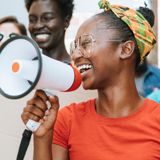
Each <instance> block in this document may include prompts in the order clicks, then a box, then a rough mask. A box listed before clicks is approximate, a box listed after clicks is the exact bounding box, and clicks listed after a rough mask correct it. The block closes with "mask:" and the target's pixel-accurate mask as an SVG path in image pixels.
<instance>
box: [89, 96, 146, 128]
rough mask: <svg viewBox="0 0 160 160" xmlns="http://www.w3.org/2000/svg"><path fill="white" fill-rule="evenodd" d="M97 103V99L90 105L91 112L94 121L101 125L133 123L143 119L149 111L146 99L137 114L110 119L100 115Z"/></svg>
mask: <svg viewBox="0 0 160 160" xmlns="http://www.w3.org/2000/svg"><path fill="white" fill-rule="evenodd" d="M95 101H96V99H94V100H92V101H91V104H90V112H91V114H92V117H93V119H94V120H95V121H97V122H98V123H101V124H107V125H108V124H111V125H113V123H114V124H116V123H123V122H125V123H126V122H128V123H133V122H134V121H135V120H137V119H141V118H142V117H143V115H144V114H145V111H146V109H147V103H148V101H149V99H147V98H145V101H144V103H143V105H142V107H141V108H140V109H139V110H138V111H136V112H135V113H133V114H131V115H128V116H125V117H118V118H109V117H103V116H100V115H98V114H97V112H96V109H95Z"/></svg>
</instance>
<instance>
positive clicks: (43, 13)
mask: <svg viewBox="0 0 160 160" xmlns="http://www.w3.org/2000/svg"><path fill="white" fill-rule="evenodd" d="M25 6H26V8H27V11H28V13H29V26H28V29H29V32H30V35H31V37H32V39H33V40H35V41H36V42H37V44H38V46H39V47H40V48H41V49H42V53H43V54H44V55H46V56H49V57H51V58H53V59H56V60H59V61H68V62H71V56H70V55H69V53H68V52H67V50H66V47H65V43H64V38H65V32H66V29H67V28H68V27H69V24H70V20H71V17H72V13H73V8H74V4H73V0H25ZM58 96H59V99H60V106H61V107H64V106H66V105H69V104H70V103H72V102H73V100H74V101H75V102H81V101H86V100H88V99H91V98H96V97H97V92H96V91H87V92H84V90H83V88H82V87H79V89H78V90H76V91H74V92H70V93H67V94H66V93H63V92H60V93H59V94H58ZM61 99H62V100H61Z"/></svg>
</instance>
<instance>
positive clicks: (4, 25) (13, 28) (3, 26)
mask: <svg viewBox="0 0 160 160" xmlns="http://www.w3.org/2000/svg"><path fill="white" fill-rule="evenodd" d="M16 35H27V31H26V28H25V26H24V25H23V24H22V23H19V22H18V20H17V18H16V17H14V16H8V17H3V18H1V19H0V46H1V45H2V44H3V43H4V42H5V41H6V40H8V39H9V38H11V37H14V36H16Z"/></svg>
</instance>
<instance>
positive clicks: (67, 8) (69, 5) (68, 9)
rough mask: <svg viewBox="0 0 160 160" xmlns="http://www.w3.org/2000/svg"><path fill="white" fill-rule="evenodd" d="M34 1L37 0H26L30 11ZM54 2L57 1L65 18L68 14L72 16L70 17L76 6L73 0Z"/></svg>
mask: <svg viewBox="0 0 160 160" xmlns="http://www.w3.org/2000/svg"><path fill="white" fill-rule="evenodd" d="M34 1H37V0H25V6H26V9H27V11H28V12H29V10H30V7H31V5H32V3H33V2H34ZM53 2H56V3H57V5H58V7H59V9H60V12H61V16H62V18H63V19H64V18H65V17H66V16H68V15H69V16H70V18H71V17H72V14H73V8H74V4H73V0H53Z"/></svg>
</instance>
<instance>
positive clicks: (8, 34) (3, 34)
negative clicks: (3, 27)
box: [0, 32, 18, 42]
mask: <svg viewBox="0 0 160 160" xmlns="http://www.w3.org/2000/svg"><path fill="white" fill-rule="evenodd" d="M11 34H14V35H15V36H16V35H18V34H17V33H14V32H9V33H7V34H6V33H4V32H0V35H2V36H3V37H2V39H0V42H1V41H2V40H3V38H4V37H5V36H7V38H8V39H9V38H11V37H10V35H11Z"/></svg>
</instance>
